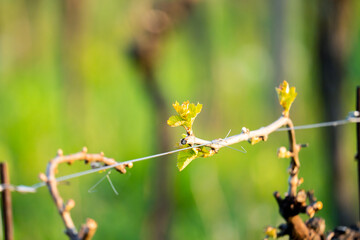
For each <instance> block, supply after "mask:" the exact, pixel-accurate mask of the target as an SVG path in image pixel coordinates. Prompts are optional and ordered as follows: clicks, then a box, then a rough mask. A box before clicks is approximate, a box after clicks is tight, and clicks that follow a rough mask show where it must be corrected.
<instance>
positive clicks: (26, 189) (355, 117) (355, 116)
mask: <svg viewBox="0 0 360 240" xmlns="http://www.w3.org/2000/svg"><path fill="white" fill-rule="evenodd" d="M359 122H360V117H359V112H358V111H355V112H352V113H350V115H349V117H347V118H346V119H342V120H337V121H331V122H323V123H315V124H308V125H302V126H295V127H294V128H293V129H294V130H302V129H314V128H321V127H336V126H340V125H345V124H349V123H359ZM287 130H290V128H279V129H278V130H276V131H287ZM224 140H226V138H225V139H222V140H216V141H209V142H208V143H205V144H202V145H196V146H191V147H187V148H181V149H176V150H173V151H169V152H164V153H158V154H154V155H151V156H146V157H142V158H135V159H132V160H128V161H124V162H119V163H116V164H113V165H109V166H104V167H100V168H95V169H90V170H85V171H82V172H77V173H73V174H69V175H65V176H61V177H58V178H56V181H58V182H61V181H65V180H70V179H73V178H77V177H81V176H84V175H88V174H92V173H95V172H99V171H103V170H107V169H111V168H114V167H116V166H119V165H122V164H129V163H134V162H140V161H144V160H148V159H152V158H158V157H162V156H165V155H170V154H173V153H177V152H181V151H184V150H188V149H192V148H197V147H202V146H206V145H208V144H210V143H214V142H221V141H224ZM227 147H229V146H227ZM229 148H230V147H229ZM236 150H238V149H236ZM244 150H245V149H244ZM238 151H239V150H238ZM45 185H46V183H45V182H39V183H36V184H34V185H31V186H25V185H18V186H15V185H0V192H1V191H3V190H4V189H10V190H11V191H17V192H22V193H34V192H36V189H38V188H40V187H43V186H45Z"/></svg>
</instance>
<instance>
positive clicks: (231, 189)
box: [0, 0, 360, 240]
mask: <svg viewBox="0 0 360 240" xmlns="http://www.w3.org/2000/svg"><path fill="white" fill-rule="evenodd" d="M359 16H360V2H359V1H355V0H352V1H351V0H343V1H336V0H331V1H326V0H317V1H299V0H295V1H286V0H272V1H230V0H226V1H216V0H207V1H206V0H202V1H200V0H199V1H191V0H168V1H165V0H163V1H150V0H138V1H124V0H120V1H114V0H102V1H98V0H87V1H85V0H63V1H44V0H1V1H0V160H1V161H6V162H8V163H9V167H10V177H11V182H12V183H13V184H24V185H31V184H34V183H37V182H38V181H39V180H38V178H37V176H38V174H39V173H40V172H44V171H45V169H46V165H47V163H48V161H49V160H50V159H51V158H53V157H54V156H55V154H56V152H57V149H59V148H61V149H63V151H64V153H65V154H70V153H75V152H78V151H80V150H81V149H82V147H83V146H87V147H88V149H89V152H90V153H98V152H100V151H103V152H104V153H105V155H106V156H108V157H113V158H115V159H116V160H117V161H125V160H129V159H133V158H138V157H143V156H147V155H152V154H155V153H159V152H163V151H167V150H172V149H175V148H176V144H177V143H178V142H179V140H180V138H181V134H182V133H183V129H176V128H170V127H168V126H167V125H166V120H167V118H168V117H169V116H170V115H171V114H174V113H175V111H174V110H173V109H172V106H171V104H172V103H173V102H175V101H176V100H177V101H179V102H182V101H185V100H190V101H192V102H195V103H197V102H200V103H202V104H203V105H204V106H203V111H202V113H201V114H200V115H199V116H198V118H197V119H196V121H195V126H194V131H195V134H196V135H197V136H198V137H200V138H203V139H209V140H210V139H217V138H224V137H225V136H226V135H227V133H228V132H229V130H230V129H231V133H230V134H231V135H232V134H238V133H240V131H241V128H242V127H244V126H246V127H247V128H249V129H257V128H259V127H261V126H265V125H267V124H269V123H271V122H272V121H274V120H276V119H277V118H278V117H279V116H280V114H281V108H280V106H278V102H277V97H276V93H275V90H274V88H275V86H278V85H279V83H280V82H282V81H283V80H284V79H285V80H287V81H288V82H289V83H290V85H291V86H296V89H297V92H298V97H297V99H296V100H295V103H294V104H293V106H292V109H291V117H292V119H293V121H294V123H295V125H303V124H309V123H317V122H323V121H331V120H337V119H343V118H345V117H346V115H347V113H348V112H350V111H353V110H354V107H355V89H356V85H359V84H360V82H359V77H360V76H359V75H360V70H359V69H360V68H359V63H360V32H359V30H360V29H359V23H360V17H359ZM297 140H298V142H300V143H309V147H308V148H306V149H303V150H302V151H301V153H300V160H301V163H302V168H301V171H300V176H302V177H304V179H305V182H304V184H303V185H302V188H304V189H314V190H315V193H316V196H317V197H318V199H319V200H321V201H323V203H324V209H323V210H322V211H320V212H319V213H318V215H319V216H321V217H324V218H325V220H326V223H327V229H328V230H330V229H332V228H333V227H334V226H336V225H338V224H350V223H355V221H356V220H357V219H358V215H357V212H358V203H357V201H358V200H357V184H356V182H357V175H356V170H355V169H356V162H355V161H354V155H355V153H356V148H355V146H356V142H355V125H354V124H352V125H346V126H341V127H338V128H323V129H310V130H301V131H300V130H299V131H297ZM287 144H288V143H287V134H286V133H285V132H278V133H273V134H272V135H270V136H269V139H268V141H267V142H266V143H263V142H262V143H259V144H256V145H254V146H251V145H250V144H248V143H241V144H238V145H236V146H234V147H237V148H240V146H243V147H244V148H245V149H246V150H247V153H246V154H244V153H240V152H237V151H234V150H231V149H227V148H224V149H222V150H221V151H220V153H219V154H217V155H216V156H214V157H211V158H206V159H197V160H195V161H194V162H192V163H191V164H190V165H189V166H188V167H187V168H186V169H185V170H184V171H182V172H178V170H177V168H176V155H171V156H169V157H166V158H165V157H164V158H161V159H153V160H147V161H143V162H139V163H136V164H134V167H133V168H132V169H131V170H129V171H128V173H127V174H125V175H120V174H118V173H117V172H116V171H113V172H112V173H111V175H110V176H111V180H112V181H113V183H114V185H115V188H116V189H117V191H118V192H119V195H116V194H115V193H114V192H113V190H112V189H111V187H110V185H109V183H108V182H106V181H104V182H102V183H101V184H100V185H99V186H98V187H97V188H96V192H94V193H88V190H89V189H90V188H91V187H92V186H93V185H94V184H95V183H96V182H97V181H98V180H99V179H100V178H101V177H103V176H104V174H105V173H96V174H92V175H87V176H85V177H81V178H77V179H74V180H71V181H70V182H69V184H62V185H61V186H60V191H61V193H62V194H63V197H64V199H68V198H73V199H74V200H75V202H76V206H75V208H74V209H73V210H72V216H73V219H74V221H75V223H76V225H77V226H80V225H81V224H82V223H83V222H84V221H85V219H86V218H87V217H91V218H93V219H95V220H96V221H97V222H98V226H99V227H98V230H97V233H96V234H95V237H94V239H146V240H147V239H150V240H151V239H154V240H155V239H156V240H159V239H160V240H161V239H174V240H176V239H199V240H200V239H204V240H205V239H206V240H215V239H261V238H262V237H263V236H264V228H265V227H266V226H268V225H273V226H277V225H278V224H280V223H282V222H283V220H282V219H281V217H280V215H279V214H278V208H277V204H276V202H275V201H274V199H273V196H272V193H273V192H274V191H275V190H278V191H280V192H282V193H284V192H286V191H287V178H288V174H287V167H288V164H289V161H288V160H284V159H277V157H276V151H277V148H278V147H280V146H283V145H285V146H287ZM85 169H88V166H84V165H83V164H75V165H73V166H62V167H61V168H60V169H59V174H58V175H59V176H60V175H65V174H68V173H73V172H77V171H82V170H85ZM12 197H13V211H14V226H15V238H16V239H52V240H56V239H66V236H65V234H63V230H64V226H63V223H62V221H61V219H60V217H59V215H58V213H57V210H56V208H55V206H54V204H53V201H52V199H51V197H50V195H49V193H48V191H47V189H46V188H40V189H38V191H37V193H35V194H20V193H13V194H12Z"/></svg>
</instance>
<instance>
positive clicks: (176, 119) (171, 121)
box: [167, 115, 185, 127]
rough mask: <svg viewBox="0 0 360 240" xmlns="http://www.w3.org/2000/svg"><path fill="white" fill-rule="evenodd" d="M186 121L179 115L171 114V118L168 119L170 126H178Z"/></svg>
mask: <svg viewBox="0 0 360 240" xmlns="http://www.w3.org/2000/svg"><path fill="white" fill-rule="evenodd" d="M184 123H185V121H184V120H182V118H181V117H180V116H179V115H175V116H171V117H170V118H169V120H167V124H168V125H169V126H170V127H178V126H181V125H183V124H184Z"/></svg>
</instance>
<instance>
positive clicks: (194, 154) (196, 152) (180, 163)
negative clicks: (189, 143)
mask: <svg viewBox="0 0 360 240" xmlns="http://www.w3.org/2000/svg"><path fill="white" fill-rule="evenodd" d="M215 153H216V152H215V150H214V149H212V148H210V147H206V146H202V147H196V148H192V149H187V150H184V151H181V152H179V153H178V157H177V167H178V168H179V171H182V170H184V168H185V167H186V166H187V165H189V163H191V161H192V160H194V159H196V158H198V157H204V158H205V157H211V156H212V155H214V154H215Z"/></svg>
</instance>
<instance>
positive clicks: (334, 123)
mask: <svg viewBox="0 0 360 240" xmlns="http://www.w3.org/2000/svg"><path fill="white" fill-rule="evenodd" d="M357 122H360V118H351V119H344V120H338V121H331V122H324V123H315V124H308V125H302V126H295V127H294V128H293V129H294V130H303V129H313V128H321V127H337V126H340V125H345V124H348V123H357ZM290 129H291V128H279V129H278V130H276V131H278V132H279V131H288V130H290Z"/></svg>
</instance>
